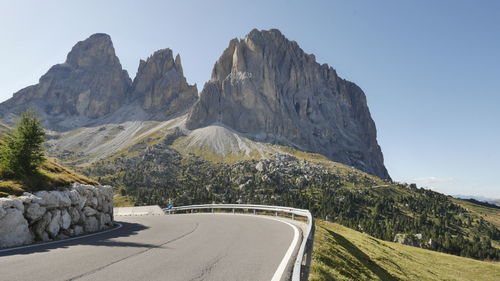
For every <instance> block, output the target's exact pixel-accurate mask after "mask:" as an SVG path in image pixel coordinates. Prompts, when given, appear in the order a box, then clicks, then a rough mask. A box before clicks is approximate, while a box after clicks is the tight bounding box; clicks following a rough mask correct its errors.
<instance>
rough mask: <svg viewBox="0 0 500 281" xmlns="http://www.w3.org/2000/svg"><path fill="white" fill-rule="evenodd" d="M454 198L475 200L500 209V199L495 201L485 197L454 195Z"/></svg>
mask: <svg viewBox="0 0 500 281" xmlns="http://www.w3.org/2000/svg"><path fill="white" fill-rule="evenodd" d="M453 197H455V198H458V199H464V200H467V199H469V200H475V201H478V202H479V203H481V202H484V203H488V204H493V205H496V206H498V207H500V199H493V198H488V197H484V196H474V195H453Z"/></svg>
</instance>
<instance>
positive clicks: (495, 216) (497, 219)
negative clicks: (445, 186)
mask: <svg viewBox="0 0 500 281" xmlns="http://www.w3.org/2000/svg"><path fill="white" fill-rule="evenodd" d="M452 201H453V202H455V203H456V204H458V205H460V206H462V207H463V208H465V209H467V210H469V211H471V212H472V213H475V214H476V215H478V216H481V217H483V218H484V220H486V221H489V222H491V223H492V224H493V225H495V226H496V227H497V228H500V209H495V208H490V207H486V206H481V205H477V204H474V203H472V202H468V201H465V200H460V199H455V198H453V199H452Z"/></svg>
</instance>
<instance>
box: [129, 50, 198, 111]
mask: <svg viewBox="0 0 500 281" xmlns="http://www.w3.org/2000/svg"><path fill="white" fill-rule="evenodd" d="M132 98H133V99H137V100H139V101H140V103H141V104H142V107H143V108H144V110H146V111H152V112H158V113H163V114H165V115H172V114H176V113H179V112H184V111H186V110H187V109H188V108H189V107H190V106H191V105H193V103H194V102H195V101H196V100H197V99H198V90H197V89H196V86H193V85H189V84H188V83H187V81H186V78H185V77H184V73H183V70H182V65H181V58H180V56H179V55H177V56H176V58H175V60H174V57H173V54H172V50H170V49H163V50H159V51H156V52H155V53H154V54H153V55H152V56H150V57H149V58H148V59H147V60H146V61H144V60H141V61H140V64H139V70H138V71H137V76H136V77H135V79H134V83H133V94H132Z"/></svg>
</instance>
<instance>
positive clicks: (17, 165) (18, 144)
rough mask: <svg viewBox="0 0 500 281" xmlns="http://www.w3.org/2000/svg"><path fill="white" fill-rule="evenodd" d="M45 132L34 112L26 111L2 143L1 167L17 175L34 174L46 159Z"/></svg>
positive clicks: (0, 150) (0, 152) (0, 145)
mask: <svg viewBox="0 0 500 281" xmlns="http://www.w3.org/2000/svg"><path fill="white" fill-rule="evenodd" d="M44 136H45V132H44V130H43V127H42V125H41V122H40V119H38V118H37V117H36V115H35V113H34V112H32V111H26V112H24V113H23V114H22V115H21V117H20V119H19V122H18V123H17V125H16V128H15V129H14V130H13V131H12V132H10V133H8V134H6V135H4V137H3V140H2V143H1V144H0V167H1V168H2V170H3V171H4V172H7V173H8V174H11V175H13V176H16V177H24V176H30V175H33V174H34V173H35V172H36V171H37V169H38V168H39V167H40V165H41V164H42V163H43V162H44V161H45V154H44V149H43V142H44V141H45V138H44Z"/></svg>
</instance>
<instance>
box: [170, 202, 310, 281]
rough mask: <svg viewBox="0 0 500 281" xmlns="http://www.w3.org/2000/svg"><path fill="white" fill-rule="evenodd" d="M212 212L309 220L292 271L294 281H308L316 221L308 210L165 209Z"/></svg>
mask: <svg viewBox="0 0 500 281" xmlns="http://www.w3.org/2000/svg"><path fill="white" fill-rule="evenodd" d="M207 209H209V210H211V212H212V213H213V212H214V211H215V210H218V209H231V210H232V211H233V213H234V212H235V210H236V209H243V210H253V213H254V214H256V211H267V212H275V214H276V215H278V213H287V214H291V215H292V219H294V218H295V216H302V217H306V218H307V228H306V232H305V233H303V238H302V243H301V244H300V248H299V251H298V253H297V258H296V259H295V263H294V265H293V271H292V279H291V280H292V281H301V280H307V279H308V276H309V265H310V263H311V254H312V246H313V239H314V220H313V217H312V215H311V212H309V210H306V209H297V208H289V207H282V206H268V205H247V204H204V205H188V206H179V207H172V208H170V209H167V208H165V209H163V210H164V211H165V213H168V214H172V213H176V212H181V211H189V210H190V211H191V212H193V211H194V210H207Z"/></svg>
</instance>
